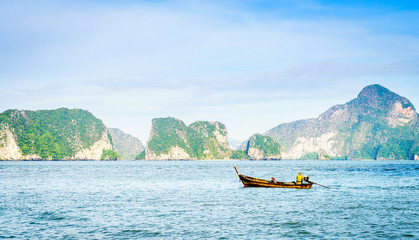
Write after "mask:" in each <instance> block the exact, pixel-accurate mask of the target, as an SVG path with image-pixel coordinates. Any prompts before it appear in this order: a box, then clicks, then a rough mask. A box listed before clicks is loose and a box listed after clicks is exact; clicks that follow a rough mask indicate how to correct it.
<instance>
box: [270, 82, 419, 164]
mask: <svg viewBox="0 0 419 240" xmlns="http://www.w3.org/2000/svg"><path fill="white" fill-rule="evenodd" d="M264 135H266V136H270V137H272V138H274V139H275V140H276V141H277V142H278V143H279V144H280V145H281V149H282V155H281V157H282V158H284V159H319V160H326V159H348V160H349V159H374V160H384V159H388V160H401V159H405V160H407V159H412V160H413V159H416V160H419V123H418V113H417V112H416V110H415V107H414V106H413V104H412V103H411V102H410V101H409V100H408V99H406V98H404V97H402V96H399V95H397V94H396V93H394V92H391V91H390V90H388V89H387V88H385V87H383V86H381V85H377V84H375V85H371V86H367V87H365V88H364V89H363V90H362V91H361V92H360V93H359V95H358V96H357V98H355V99H353V100H352V101H350V102H348V103H346V104H343V105H336V106H333V107H332V108H330V109H329V110H327V111H326V112H324V113H322V114H321V115H320V116H319V117H318V118H312V119H306V120H299V121H295V122H291V123H285V124H280V125H278V126H277V127H274V128H272V129H270V130H268V131H267V132H265V133H264Z"/></svg>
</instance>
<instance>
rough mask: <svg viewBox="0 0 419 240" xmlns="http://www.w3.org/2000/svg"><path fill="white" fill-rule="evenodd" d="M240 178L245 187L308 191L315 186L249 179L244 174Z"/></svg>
mask: <svg viewBox="0 0 419 240" xmlns="http://www.w3.org/2000/svg"><path fill="white" fill-rule="evenodd" d="M239 178H240V180H241V181H242V183H243V185H244V187H267V188H297V189H307V188H311V187H312V186H313V184H312V183H302V184H296V183H295V182H278V181H276V182H271V181H268V180H265V179H260V178H254V177H249V176H246V175H243V174H239Z"/></svg>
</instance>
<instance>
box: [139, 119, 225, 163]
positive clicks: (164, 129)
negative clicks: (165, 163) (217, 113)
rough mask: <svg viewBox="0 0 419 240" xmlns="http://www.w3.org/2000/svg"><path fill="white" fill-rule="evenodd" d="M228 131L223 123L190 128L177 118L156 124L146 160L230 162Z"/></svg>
mask: <svg viewBox="0 0 419 240" xmlns="http://www.w3.org/2000/svg"><path fill="white" fill-rule="evenodd" d="M227 139H228V134H227V129H226V127H225V126H224V124H222V123H219V122H207V121H198V122H194V123H192V124H191V125H189V126H186V125H185V123H184V122H183V121H181V120H179V119H176V118H171V117H168V118H156V119H153V121H152V127H151V132H150V138H149V141H148V143H147V148H146V150H145V159H146V160H181V159H194V160H196V159H228V158H230V156H231V149H230V146H229V144H228V140H227Z"/></svg>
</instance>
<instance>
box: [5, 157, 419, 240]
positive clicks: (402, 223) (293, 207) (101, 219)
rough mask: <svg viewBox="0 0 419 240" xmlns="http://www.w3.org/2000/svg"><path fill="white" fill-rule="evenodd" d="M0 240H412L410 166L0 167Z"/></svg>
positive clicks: (414, 200) (416, 175)
mask: <svg viewBox="0 0 419 240" xmlns="http://www.w3.org/2000/svg"><path fill="white" fill-rule="evenodd" d="M234 165H236V166H237V168H238V170H239V171H240V173H243V174H245V175H249V176H253V177H258V178H265V179H271V178H272V177H275V178H276V180H277V181H294V180H295V177H296V175H297V174H298V172H302V174H303V175H308V176H309V177H310V180H311V181H313V182H316V183H319V184H322V185H325V186H328V187H330V189H328V188H325V187H322V186H320V185H313V188H312V189H301V190H298V189H279V188H277V189H272V188H245V187H243V184H242V183H241V182H239V179H238V177H237V174H236V172H235V170H234ZM0 238H15V239H419V161H117V162H89V161H86V162H84V161H52V162H49V161H45V162H36V161H34V162H30V161H22V162H0Z"/></svg>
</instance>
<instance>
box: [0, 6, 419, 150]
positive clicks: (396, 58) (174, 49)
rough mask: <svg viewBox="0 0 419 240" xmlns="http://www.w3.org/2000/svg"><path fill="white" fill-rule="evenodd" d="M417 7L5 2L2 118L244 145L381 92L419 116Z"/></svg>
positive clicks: (0, 15)
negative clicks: (87, 117) (192, 131)
mask: <svg viewBox="0 0 419 240" xmlns="http://www.w3.org/2000/svg"><path fill="white" fill-rule="evenodd" d="M418 22H419V4H418V3H416V2H415V1H314V0H313V1H309V0H308V1H293V0H288V1H286V0H284V1H282V0H278V1H217V0H215V1H214V0H213V1H188V0H184V1H182V0H181V1H177V0H174V1H134V0H131V1H116V0H115V1H111V0H108V1H98V0H96V1H93V0H92V1H77V0H76V1H43V0H41V1H7V0H3V1H0V36H1V37H0V81H1V86H2V87H1V88H0V101H1V103H2V104H1V105H0V111H4V110H6V109H29V110H38V109H54V108H59V107H68V108H82V109H86V110H89V111H90V112H92V113H93V114H94V115H95V116H97V117H98V118H100V119H102V120H103V121H104V123H105V124H106V125H107V126H108V127H117V128H120V129H122V130H123V131H124V132H126V133H129V134H131V135H133V136H136V137H139V138H140V139H141V141H143V142H144V143H145V142H146V141H147V140H148V135H149V131H150V127H151V120H152V118H155V117H167V116H173V117H177V118H179V119H182V120H184V121H185V122H186V123H187V124H190V123H192V122H194V121H197V120H209V121H220V122H222V123H224V124H226V126H227V129H228V131H229V135H230V137H232V138H235V139H238V140H245V139H246V138H248V137H249V136H250V135H252V134H254V133H258V132H259V133H263V132H265V131H266V130H268V129H270V128H272V127H275V126H276V125H278V124H280V123H285V122H290V121H294V120H298V119H303V118H312V117H317V116H318V115H319V114H321V113H322V112H324V111H325V110H327V109H328V108H329V107H331V106H333V105H336V104H343V103H346V102H348V101H350V100H351V99H353V98H355V97H356V96H357V94H358V93H359V92H360V91H361V90H362V88H363V87H365V86H367V85H369V84H375V83H378V84H381V85H383V86H385V87H387V88H389V89H390V90H392V91H394V92H396V93H398V94H400V95H402V96H404V97H407V98H408V99H410V100H411V101H412V103H413V104H414V105H415V106H416V107H417V106H418V105H419V96H418V94H417V93H418V92H419V78H418V77H419V25H418V24H417V23H418Z"/></svg>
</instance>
